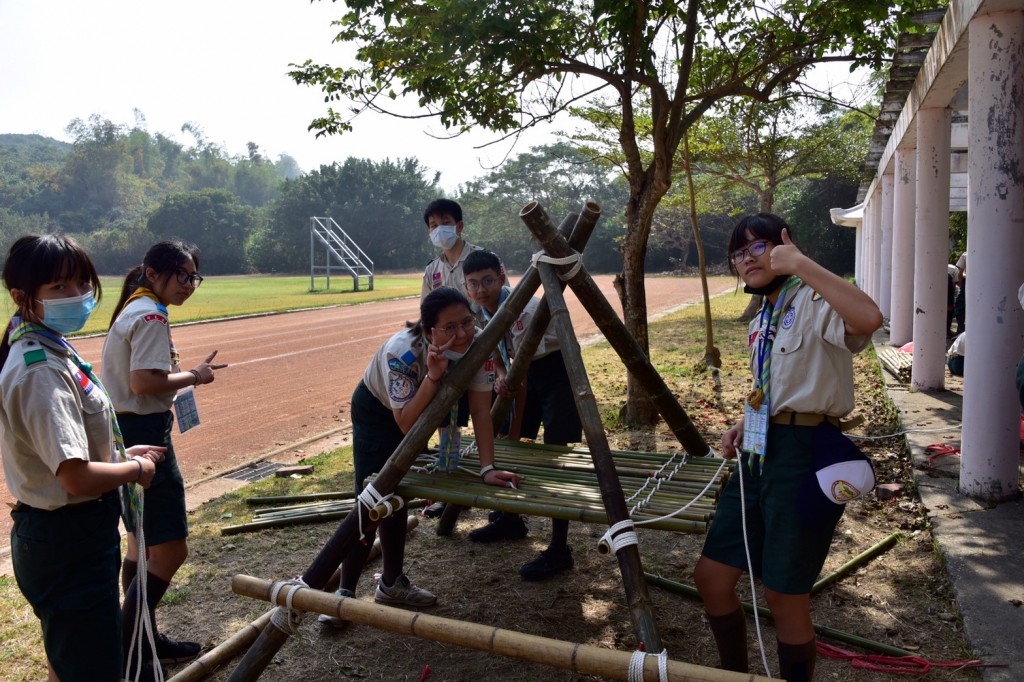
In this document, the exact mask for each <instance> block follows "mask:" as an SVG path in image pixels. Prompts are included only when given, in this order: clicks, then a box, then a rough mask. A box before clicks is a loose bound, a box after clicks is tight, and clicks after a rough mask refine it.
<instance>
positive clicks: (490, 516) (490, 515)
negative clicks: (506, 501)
mask: <svg viewBox="0 0 1024 682" xmlns="http://www.w3.org/2000/svg"><path fill="white" fill-rule="evenodd" d="M500 518H501V512H500V511H498V510H497V509H492V510H491V511H489V512H487V520H488V521H497V520H498V519H500Z"/></svg>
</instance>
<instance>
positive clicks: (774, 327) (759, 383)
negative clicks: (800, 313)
mask: <svg viewBox="0 0 1024 682" xmlns="http://www.w3.org/2000/svg"><path fill="white" fill-rule="evenodd" d="M800 283H801V280H800V278H799V277H790V278H789V279H788V280H786V283H785V284H783V285H782V288H781V289H779V296H778V298H777V299H776V301H775V303H774V305H773V304H772V302H771V301H769V300H768V297H767V296H766V297H765V299H764V305H762V306H761V317H760V321H759V322H758V329H757V348H756V357H757V374H756V376H755V377H754V390H752V391H751V392H750V395H749V396H747V405H748V406H749V407H750V410H753V411H754V412H757V413H760V414H761V415H762V417H763V420H764V421H765V423H764V424H763V427H764V428H763V429H762V432H763V434H765V435H766V434H767V417H768V413H769V411H770V409H771V385H772V382H771V365H772V346H773V345H774V343H775V334H776V332H777V331H778V328H779V318H781V317H782V311H783V310H784V309H785V307H786V305H785V304H786V293H787V292H789V290H790V289H793V288H794V287H796V286H797V285H799V284H800ZM762 407H763V408H764V409H763V410H762ZM748 412H749V410H748ZM744 440H746V436H744ZM751 451H752V454H756V455H757V456H758V464H763V463H764V456H765V448H764V447H760V448H757V447H755V448H752V449H751ZM752 464H753V458H751V465H752Z"/></svg>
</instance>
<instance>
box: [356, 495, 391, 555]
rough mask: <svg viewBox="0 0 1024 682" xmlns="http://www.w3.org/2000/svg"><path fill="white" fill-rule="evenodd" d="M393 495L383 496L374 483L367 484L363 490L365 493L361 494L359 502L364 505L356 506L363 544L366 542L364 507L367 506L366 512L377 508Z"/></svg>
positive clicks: (360, 537) (360, 538)
mask: <svg viewBox="0 0 1024 682" xmlns="http://www.w3.org/2000/svg"><path fill="white" fill-rule="evenodd" d="M391 497H392V493H388V494H387V495H381V494H380V493H379V492H377V489H376V488H374V487H373V483H367V484H366V487H365V488H363V492H361V493H359V497H358V500H359V502H361V503H362V504H357V505H356V510H357V514H358V518H359V540H360V542H363V541H365V540H366V533H365V532H364V531H363V505H366V510H367V512H369V510H371V509H373V508H374V507H376V506H377V505H378V504H382V503H385V502H387V501H388V500H390V499H391Z"/></svg>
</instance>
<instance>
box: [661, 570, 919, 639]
mask: <svg viewBox="0 0 1024 682" xmlns="http://www.w3.org/2000/svg"><path fill="white" fill-rule="evenodd" d="M644 576H645V577H646V578H647V582H649V583H651V584H652V585H655V586H657V587H660V588H662V589H664V590H668V591H669V592H675V593H676V594H681V595H683V596H685V597H692V598H693V599H697V600H700V598H701V597H700V592H698V591H697V588H696V587H693V586H691V585H684V584H683V583H677V582H675V581H673V580H668V579H667V578H662V577H661V576H658V575H654V574H653V573H646V574H644ZM740 606H742V607H743V610H744V611H745V612H747V613H753V612H754V609H755V607H754V605H753V604H751V603H750V602H742V603H741V604H740ZM756 608H757V615H758V616H760V617H761V618H766V619H768V620H774V619H773V618H772V612H771V611H770V610H768V609H766V608H765V607H763V606H758V607H756ZM814 631H815V632H816V633H817V634H819V635H821V636H822V637H827V638H828V639H834V640H835V641H837V642H843V643H845V644H853V645H854V646H859V647H860V648H862V649H866V650H868V651H875V652H878V653H880V654H885V655H886V656H913V655H914V654H913V653H911V652H909V651H907V650H905V649H900V648H898V647H894V646H889V645H888V644H883V643H882V642H876V641H874V640H870V639H865V638H863V637H858V636H857V635H851V634H850V633H848V632H843V631H842V630H836V629H834V628H830V627H826V626H824V625H815V626H814Z"/></svg>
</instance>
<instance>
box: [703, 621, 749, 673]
mask: <svg viewBox="0 0 1024 682" xmlns="http://www.w3.org/2000/svg"><path fill="white" fill-rule="evenodd" d="M704 615H706V616H707V617H708V624H709V625H710V626H711V634H712V635H714V637H715V645H716V646H717V647H718V657H719V658H720V659H721V661H722V669H723V670H732V671H734V672H738V673H745V672H749V670H748V665H749V663H748V661H747V617H746V616H745V615H744V614H743V609H741V608H740V609H736V610H735V611H733V612H732V613H727V614H725V615H724V616H712V615H711V614H709V613H705V614H704Z"/></svg>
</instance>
